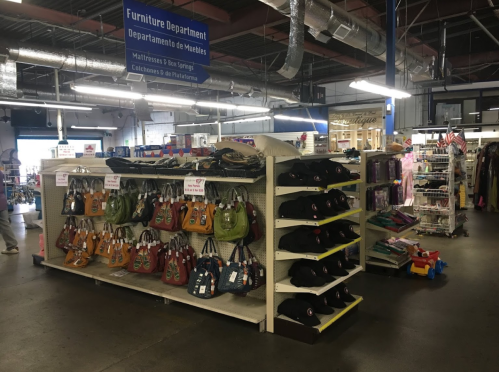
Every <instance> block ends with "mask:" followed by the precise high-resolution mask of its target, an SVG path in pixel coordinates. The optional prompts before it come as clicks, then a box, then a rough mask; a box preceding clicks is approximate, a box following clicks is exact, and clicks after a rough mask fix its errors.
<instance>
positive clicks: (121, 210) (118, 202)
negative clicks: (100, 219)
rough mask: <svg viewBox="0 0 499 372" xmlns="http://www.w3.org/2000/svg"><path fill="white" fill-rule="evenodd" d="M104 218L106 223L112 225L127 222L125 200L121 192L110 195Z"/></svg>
mask: <svg viewBox="0 0 499 372" xmlns="http://www.w3.org/2000/svg"><path fill="white" fill-rule="evenodd" d="M104 216H105V218H106V221H107V222H109V223H112V224H118V225H119V224H122V223H124V222H123V221H126V220H127V218H126V206H125V198H124V197H123V195H121V193H120V192H119V191H113V192H112V193H111V194H110V195H109V198H108V199H107V204H106V211H105V213H104Z"/></svg>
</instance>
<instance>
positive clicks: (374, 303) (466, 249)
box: [0, 210, 499, 372]
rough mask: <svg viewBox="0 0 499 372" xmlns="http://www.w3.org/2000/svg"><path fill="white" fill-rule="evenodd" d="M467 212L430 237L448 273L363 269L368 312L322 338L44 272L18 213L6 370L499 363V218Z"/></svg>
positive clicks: (3, 262) (2, 331)
mask: <svg viewBox="0 0 499 372" xmlns="http://www.w3.org/2000/svg"><path fill="white" fill-rule="evenodd" d="M468 215H469V217H470V222H469V223H467V224H466V227H467V229H468V230H469V232H470V237H469V238H465V237H462V236H461V237H459V238H457V239H453V240H451V239H448V238H435V237H423V238H421V240H422V242H423V243H424V246H425V247H426V248H428V249H439V250H440V251H441V252H442V254H441V257H442V258H443V259H444V260H445V261H447V262H448V263H449V267H448V268H446V269H445V271H444V275H441V276H438V277H437V278H436V279H435V280H433V281H430V280H428V279H426V278H422V277H411V278H408V277H406V275H405V274H403V273H402V274H401V275H399V276H398V277H393V276H392V277H390V276H388V275H374V274H368V273H363V274H359V275H357V276H356V277H354V279H353V280H352V281H351V282H350V288H351V289H352V292H353V293H356V294H361V295H363V296H364V302H362V303H361V304H360V309H359V311H358V312H357V313H355V314H353V315H352V316H350V317H348V318H346V319H344V320H343V321H342V322H339V324H337V325H336V326H333V327H331V329H328V330H327V331H326V332H325V333H324V334H323V335H322V336H323V337H321V338H320V339H319V341H318V342H317V343H316V344H315V345H307V344H302V343H299V342H296V341H292V340H289V339H286V338H283V337H279V336H275V335H272V334H268V333H266V334H260V333H258V330H257V327H256V326H255V325H252V324H249V323H245V322H243V321H239V320H235V319H231V318H228V317H225V316H222V315H218V314H213V313H210V312H208V311H203V310H199V309H195V308H192V307H189V306H186V305H182V304H177V303H174V304H172V305H163V303H162V302H160V301H158V300H157V299H156V298H155V297H152V296H149V295H145V294H142V293H138V292H134V291H131V290H126V289H123V288H119V287H114V286H111V285H102V286H96V285H95V284H94V282H93V281H92V280H89V279H86V278H83V277H79V276H75V275H72V274H69V273H65V272H61V271H58V270H50V271H47V272H45V271H44V269H42V268H39V267H34V266H33V265H32V262H31V261H32V260H31V254H32V253H36V252H37V251H38V234H39V233H40V232H41V230H40V229H36V230H28V231H25V230H24V228H23V225H22V223H21V222H22V220H21V219H22V217H21V216H13V227H14V228H15V233H16V235H17V236H18V237H19V240H20V249H21V254H20V255H19V256H13V257H7V256H4V255H1V256H0V311H1V317H0V371H5V372H7V371H9V372H11V371H12V372H18V371H19V372H20V371H37V372H43V371H50V372H58V371H72V372H73V371H74V372H79V371H85V372H87V371H108V372H111V371H113V372H114V371H116V372H118V371H120V372H121V371H148V372H149V371H150V372H153V371H162V372H164V371H175V372H176V371H179V372H184V371H185V372H187V371H196V372H198V371H199V370H204V371H208V372H211V371H238V370H241V369H245V370H247V369H251V370H258V371H262V372H264V371H276V370H279V371H305V370H307V371H313V370H318V371H324V372H332V371H334V372H337V371H342V372H343V371H346V372H350V371H369V372H377V371H418V372H420V371H439V372H444V371H453V372H456V371H480V372H484V371H498V370H499V353H497V347H498V346H499V341H498V336H497V332H498V331H499V315H498V314H499V296H497V295H496V293H495V291H496V290H497V289H498V288H499V286H498V284H499V283H498V282H499V280H498V274H497V272H498V269H497V265H498V263H499V250H498V249H497V248H498V246H497V237H498V230H497V229H498V226H499V215H498V214H485V213H483V214H482V213H477V212H474V211H472V210H470V211H468ZM3 247H4V245H3V241H2V242H0V249H3Z"/></svg>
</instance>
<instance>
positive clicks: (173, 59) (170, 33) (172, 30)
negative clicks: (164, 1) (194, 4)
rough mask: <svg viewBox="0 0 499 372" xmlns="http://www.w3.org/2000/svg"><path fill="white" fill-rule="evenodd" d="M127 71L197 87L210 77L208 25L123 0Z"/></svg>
mask: <svg viewBox="0 0 499 372" xmlns="http://www.w3.org/2000/svg"><path fill="white" fill-rule="evenodd" d="M123 18H124V28H125V44H126V66H127V71H128V72H132V73H137V74H143V75H151V76H157V77H164V78H168V79H175V80H182V81H188V82H191V83H197V84H200V83H202V82H204V81H205V80H206V79H207V78H208V77H209V75H208V74H207V73H206V71H205V70H204V69H203V68H202V67H201V66H199V65H205V66H209V65H210V43H209V38H208V25H206V24H204V23H201V22H197V21H193V20H191V19H189V18H186V17H183V16H180V15H178V14H175V13H171V12H168V11H166V10H163V9H159V8H155V7H152V6H148V5H146V4H144V3H141V2H137V1H134V0H123Z"/></svg>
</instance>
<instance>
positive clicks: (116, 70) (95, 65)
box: [0, 39, 299, 103]
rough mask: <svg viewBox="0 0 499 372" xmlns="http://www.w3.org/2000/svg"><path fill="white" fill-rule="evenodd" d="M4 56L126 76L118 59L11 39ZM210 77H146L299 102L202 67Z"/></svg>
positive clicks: (3, 42) (286, 92)
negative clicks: (189, 79)
mask: <svg viewBox="0 0 499 372" xmlns="http://www.w3.org/2000/svg"><path fill="white" fill-rule="evenodd" d="M2 54H4V55H6V56H7V59H8V60H11V61H15V62H17V63H26V64H30V65H36V66H45V67H52V68H56V69H59V70H62V71H72V72H80V73H85V74H95V75H103V76H111V77H114V78H124V77H125V76H126V75H127V71H126V65H125V60H124V59H122V58H116V57H110V56H105V55H102V54H94V53H87V52H85V51H75V50H70V49H56V48H51V47H46V46H43V47H42V46H39V45H33V44H28V43H21V42H17V41H13V40H7V39H0V55H2ZM206 70H207V72H208V73H209V74H210V77H209V78H208V79H207V80H206V81H205V82H204V83H202V84H192V83H188V82H184V81H177V80H170V79H165V78H158V77H149V76H147V77H146V79H147V81H148V82H159V83H167V84H174V85H182V86H189V87H199V88H205V89H213V90H221V91H226V92H231V93H236V94H241V95H244V94H247V95H249V96H251V97H262V96H263V97H265V96H268V97H270V98H276V99H281V100H286V101H287V102H290V103H295V102H299V96H298V95H297V94H295V89H294V88H289V87H281V86H279V85H275V84H266V83H265V82H260V81H255V80H251V79H242V78H234V79H232V78H230V77H227V76H226V75H225V74H221V73H219V72H217V71H215V70H213V69H210V68H206Z"/></svg>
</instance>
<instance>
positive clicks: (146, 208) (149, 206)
mask: <svg viewBox="0 0 499 372" xmlns="http://www.w3.org/2000/svg"><path fill="white" fill-rule="evenodd" d="M157 190H158V187H157V185H156V182H155V181H154V180H145V181H144V182H143V183H142V189H141V194H139V196H138V198H137V204H136V206H135V210H134V211H133V213H132V218H131V221H132V222H142V225H143V226H144V227H145V226H147V224H148V223H149V221H150V220H151V218H152V216H153V213H154V203H155V202H156V200H157V199H158V195H157V194H156V192H157Z"/></svg>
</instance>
